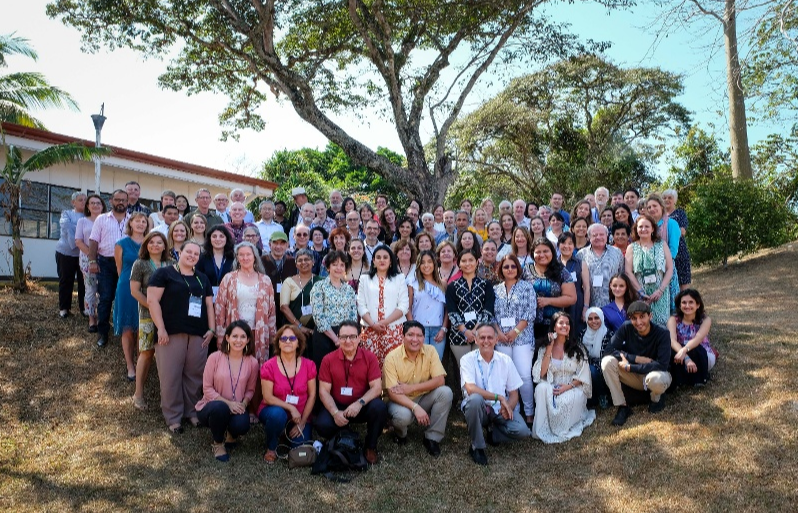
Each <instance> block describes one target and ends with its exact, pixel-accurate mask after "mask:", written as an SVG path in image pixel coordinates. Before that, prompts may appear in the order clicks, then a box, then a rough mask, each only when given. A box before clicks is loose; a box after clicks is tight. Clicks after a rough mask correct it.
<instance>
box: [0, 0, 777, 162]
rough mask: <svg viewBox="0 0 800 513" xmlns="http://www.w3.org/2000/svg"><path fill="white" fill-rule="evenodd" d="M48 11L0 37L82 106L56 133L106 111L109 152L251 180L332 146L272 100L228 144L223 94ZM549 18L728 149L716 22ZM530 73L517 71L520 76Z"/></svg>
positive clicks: (646, 10) (378, 142)
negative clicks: (672, 88)
mask: <svg viewBox="0 0 800 513" xmlns="http://www.w3.org/2000/svg"><path fill="white" fill-rule="evenodd" d="M640 3H642V4H645V5H648V6H649V5H650V2H640ZM46 5H47V0H25V1H18V0H0V33H2V34H8V33H11V32H16V35H17V36H20V37H24V38H27V39H28V40H29V41H30V44H31V45H32V46H33V47H34V49H35V50H36V51H37V53H38V54H39V60H38V61H37V62H33V61H31V60H30V59H27V58H22V57H15V58H10V59H9V68H6V69H5V70H2V72H3V73H6V72H14V71H38V72H40V73H43V74H44V75H45V76H46V77H47V79H48V80H49V81H50V83H51V84H53V85H56V86H58V87H60V88H62V89H64V90H65V91H68V92H69V93H70V94H71V95H72V96H73V97H74V98H75V99H76V100H77V102H78V104H79V105H80V111H79V112H72V111H59V110H47V111H38V112H36V113H35V115H36V116H37V117H38V118H39V119H41V120H42V121H43V122H44V123H45V125H46V126H47V128H48V129H49V130H51V131H53V132H57V133H62V134H66V135H70V136H74V137H78V138H82V139H90V140H93V139H94V136H95V134H94V127H93V125H92V121H91V118H90V115H91V114H94V113H98V112H99V110H100V105H101V104H102V103H104V104H105V115H106V117H107V118H108V119H107V121H106V123H105V126H104V127H103V131H102V141H103V143H104V144H110V145H114V146H119V147H123V148H128V149H132V150H136V151H142V152H145V153H150V154H153V155H158V156H162V157H168V158H172V159H177V160H181V161H185V162H189V163H193V164H198V165H203V166H208V167H212V168H216V169H222V170H225V171H231V172H238V173H242V174H247V175H251V176H252V175H253V174H254V173H255V172H256V171H257V170H258V169H259V168H260V163H262V162H264V161H266V160H268V159H269V158H270V157H271V156H272V154H273V153H274V152H275V151H278V150H283V149H299V148H303V147H319V148H323V147H324V146H325V145H326V144H327V140H326V139H325V137H324V136H322V135H321V134H320V133H319V132H317V131H316V130H315V129H314V128H313V127H311V126H310V125H308V124H307V123H305V122H304V121H302V120H301V119H300V118H299V116H298V115H297V114H296V113H295V112H294V110H293V109H292V108H291V106H290V105H289V104H288V103H287V104H280V103H278V102H276V101H275V100H274V98H270V100H269V101H268V102H267V103H266V105H265V106H263V107H262V109H261V111H260V112H261V114H262V116H263V117H264V119H265V120H266V123H267V124H266V129H265V130H264V131H262V132H254V131H250V130H247V131H242V132H241V133H240V140H239V141H238V142H237V141H233V140H228V141H227V142H222V141H220V134H221V128H220V126H219V123H218V114H219V112H221V111H222V110H223V108H224V107H225V106H226V105H227V100H226V98H225V97H224V96H222V95H218V94H212V93H202V94H198V95H194V96H187V95H186V93H185V92H181V91H179V92H174V91H169V90H162V89H160V88H159V87H158V82H157V78H158V76H159V75H160V74H161V73H162V72H163V71H164V69H165V68H166V63H165V62H163V61H159V60H155V59H150V60H145V59H144V58H143V57H142V56H141V55H139V54H137V53H135V52H133V51H130V50H126V49H121V50H115V51H113V52H110V51H108V50H105V49H103V50H100V51H99V52H98V53H96V54H89V53H83V52H81V44H80V34H79V32H78V31H77V30H76V29H74V28H71V27H67V26H65V25H63V24H62V23H61V21H59V20H57V19H56V20H51V19H50V18H48V17H47V15H46V14H45V6H46ZM547 12H548V14H550V15H551V16H553V17H554V19H556V20H560V21H567V22H569V23H571V24H572V30H573V32H574V33H576V34H578V35H580V36H581V37H582V38H585V39H594V40H603V41H610V42H611V43H612V47H611V48H610V49H609V50H608V51H607V52H606V53H607V55H609V56H610V57H611V58H612V59H613V60H614V62H616V63H617V64H619V65H625V66H659V67H661V68H663V69H665V70H668V71H672V72H675V73H680V74H681V75H683V76H684V86H685V92H684V94H683V95H682V96H681V97H680V98H679V101H680V102H681V103H682V104H683V105H684V106H686V107H687V108H688V109H689V110H690V111H692V112H693V113H694V120H695V121H696V122H697V123H700V124H701V125H703V126H711V127H713V128H712V130H713V131H714V133H715V134H716V135H717V137H719V139H720V140H721V141H722V142H723V144H724V143H725V141H726V140H727V122H726V119H725V115H726V112H727V104H726V100H725V87H724V85H725V73H724V67H723V65H724V63H723V59H724V52H722V51H721V48H720V51H718V52H717V53H716V55H715V56H714V57H713V58H712V59H709V58H708V55H709V50H708V49H707V48H705V46H706V45H709V44H713V42H714V40H715V39H717V38H718V37H719V30H718V28H717V26H716V25H715V24H710V23H708V24H706V25H705V28H703V26H698V28H696V29H694V30H692V31H691V33H690V32H688V31H678V32H674V33H671V34H670V35H669V37H667V38H661V39H659V42H658V44H655V42H656V40H657V38H656V35H655V32H654V31H653V30H648V29H646V27H647V26H648V25H650V24H651V23H652V22H653V21H656V20H657V19H658V15H659V13H658V11H657V10H656V9H655V8H654V7H637V8H634V9H633V10H629V11H613V12H611V13H608V12H607V11H606V10H605V9H604V8H602V7H600V6H598V5H597V4H592V3H584V2H575V3H572V4H570V3H566V2H563V3H553V4H549V6H548V7H547ZM525 71H526V70H520V74H522V73H524V72H525ZM531 71H533V70H531ZM497 87H499V86H494V87H488V86H485V85H479V86H477V87H476V90H475V92H474V93H473V94H472V95H471V97H470V98H469V100H468V102H467V105H466V106H465V111H469V110H472V109H474V108H476V107H477V106H479V105H480V103H481V102H482V101H485V100H487V99H489V98H490V97H491V96H493V94H496V93H497V92H498V89H497ZM369 118H370V121H369V122H365V121H364V120H363V119H356V118H355V117H348V116H344V117H337V118H334V119H335V120H336V121H337V122H338V123H339V124H340V125H342V126H343V127H344V128H345V129H346V130H348V131H349V132H350V133H351V135H353V136H354V137H356V138H357V139H359V140H361V141H362V142H363V143H365V144H366V145H367V146H369V147H371V148H377V147H378V146H384V147H388V148H390V149H392V150H394V151H397V152H398V153H401V154H402V153H403V152H402V147H401V146H400V143H399V140H398V138H397V135H396V132H395V131H394V128H393V126H392V125H391V124H390V123H388V122H386V121H384V120H381V119H379V118H378V117H377V116H369ZM770 131H773V130H769V127H751V128H750V131H749V136H750V143H751V144H753V143H754V142H755V141H757V140H758V139H760V138H763V137H765V136H766V135H767V134H768V133H770ZM423 139H425V137H423Z"/></svg>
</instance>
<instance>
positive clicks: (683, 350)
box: [674, 346, 688, 363]
mask: <svg viewBox="0 0 800 513" xmlns="http://www.w3.org/2000/svg"><path fill="white" fill-rule="evenodd" d="M686 353H688V351H687V350H686V347H685V346H684V347H682V348H681V350H680V351H678V352H677V353H675V358H674V360H675V363H683V359H684V358H686Z"/></svg>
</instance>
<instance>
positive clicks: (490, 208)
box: [442, 198, 494, 222]
mask: <svg viewBox="0 0 800 513" xmlns="http://www.w3.org/2000/svg"><path fill="white" fill-rule="evenodd" d="M481 208H482V209H483V211H484V212H486V219H487V220H488V221H489V222H491V221H494V201H492V198H483V201H481ZM442 214H444V208H442Z"/></svg>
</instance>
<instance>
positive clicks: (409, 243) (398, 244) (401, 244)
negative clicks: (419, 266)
mask: <svg viewBox="0 0 800 513" xmlns="http://www.w3.org/2000/svg"><path fill="white" fill-rule="evenodd" d="M405 247H408V249H409V250H411V263H412V264H413V263H414V262H416V261H417V246H416V245H415V244H414V241H413V240H412V239H400V240H397V241H395V242H393V243H392V245H391V246H389V248H390V249H391V250H392V252H393V253H394V256H397V254H398V253H400V250H401V249H403V248H405ZM397 263H398V265H400V258H399V257H398V259H397Z"/></svg>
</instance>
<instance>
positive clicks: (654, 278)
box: [644, 274, 658, 284]
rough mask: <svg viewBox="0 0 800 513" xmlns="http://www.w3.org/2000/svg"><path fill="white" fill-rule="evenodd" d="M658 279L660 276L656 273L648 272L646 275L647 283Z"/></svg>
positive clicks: (645, 280)
mask: <svg viewBox="0 0 800 513" xmlns="http://www.w3.org/2000/svg"><path fill="white" fill-rule="evenodd" d="M656 281H658V277H657V276H656V275H655V274H648V275H646V276H645V277H644V282H645V283H646V284H650V283H655V282H656Z"/></svg>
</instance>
